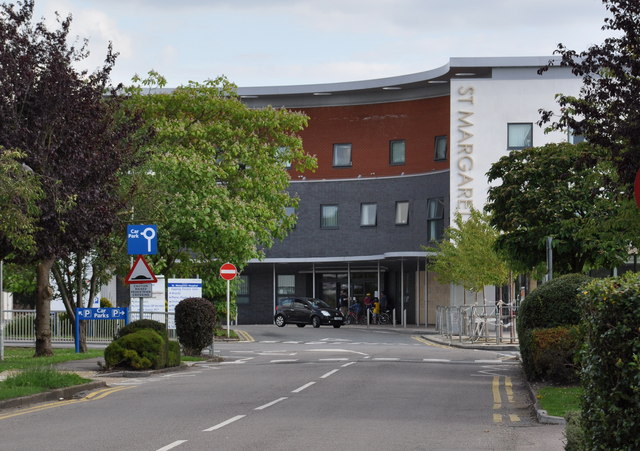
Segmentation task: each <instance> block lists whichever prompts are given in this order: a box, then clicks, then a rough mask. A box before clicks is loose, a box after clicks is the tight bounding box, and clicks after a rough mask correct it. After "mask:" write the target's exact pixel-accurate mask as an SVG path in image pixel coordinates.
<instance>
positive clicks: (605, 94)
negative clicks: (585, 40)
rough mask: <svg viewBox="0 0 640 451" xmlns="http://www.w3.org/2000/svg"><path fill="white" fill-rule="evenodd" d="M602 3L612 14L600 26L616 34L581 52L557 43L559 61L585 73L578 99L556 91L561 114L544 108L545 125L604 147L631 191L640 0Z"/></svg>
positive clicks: (639, 99)
mask: <svg viewBox="0 0 640 451" xmlns="http://www.w3.org/2000/svg"><path fill="white" fill-rule="evenodd" d="M603 3H604V5H605V7H606V9H607V10H608V11H609V12H610V13H611V16H610V17H607V18H605V19H604V25H603V26H602V29H603V30H610V31H612V32H613V36H612V37H610V38H607V39H605V41H604V42H603V43H602V44H597V45H593V46H591V47H589V48H588V49H587V50H585V51H582V52H576V51H575V50H570V49H568V48H566V47H565V46H564V45H563V44H558V48H557V50H556V51H555V53H556V54H559V55H561V57H562V59H561V65H562V66H566V67H570V68H571V71H572V72H573V73H574V74H575V75H577V76H579V77H582V81H583V86H582V88H581V91H580V94H579V95H578V96H577V97H574V96H567V95H558V97H557V100H558V104H559V106H560V112H559V115H556V113H554V112H553V111H550V110H549V111H543V110H541V112H542V121H541V123H550V126H551V128H552V129H564V128H566V127H569V129H570V130H572V131H573V133H575V134H582V135H584V136H585V137H586V138H587V139H588V140H589V141H590V142H592V143H593V144H595V145H598V146H601V147H603V148H604V149H606V150H607V151H608V155H607V157H608V158H610V159H611V160H612V161H613V162H614V163H615V165H616V167H617V170H618V173H619V175H620V178H619V183H620V184H621V185H622V186H623V187H625V189H626V192H627V194H628V195H629V194H630V193H631V192H632V191H631V190H632V187H633V185H632V183H633V180H634V177H635V174H636V171H638V169H639V168H640V96H638V92H640V2H638V1H637V0H603ZM549 67H550V66H546V67H544V68H542V69H541V70H540V72H542V71H545V70H547V69H548V68H549Z"/></svg>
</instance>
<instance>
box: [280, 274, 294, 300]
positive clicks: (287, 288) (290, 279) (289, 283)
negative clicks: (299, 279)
mask: <svg viewBox="0 0 640 451" xmlns="http://www.w3.org/2000/svg"><path fill="white" fill-rule="evenodd" d="M295 294H296V276H294V275H278V296H293V295H295Z"/></svg>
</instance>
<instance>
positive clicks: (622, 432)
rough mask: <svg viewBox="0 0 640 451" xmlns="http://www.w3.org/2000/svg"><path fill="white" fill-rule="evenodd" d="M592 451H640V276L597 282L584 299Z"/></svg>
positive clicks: (585, 408) (585, 423) (586, 410)
mask: <svg viewBox="0 0 640 451" xmlns="http://www.w3.org/2000/svg"><path fill="white" fill-rule="evenodd" d="M579 300H580V302H581V306H582V311H583V316H582V324H581V327H582V328H583V330H584V339H585V346H584V348H583V351H582V352H581V353H580V360H581V365H582V374H581V379H582V384H583V387H584V393H585V396H584V400H583V405H582V418H581V419H582V421H581V424H582V427H583V428H584V433H585V440H586V443H587V449H590V450H639V449H640V433H639V431H640V425H639V423H640V278H639V277H638V274H636V273H626V274H625V275H624V276H622V277H619V278H618V277H616V278H609V279H601V280H594V281H593V282H591V283H590V284H588V285H587V286H586V287H585V288H584V290H583V292H582V293H581V295H580V298H579Z"/></svg>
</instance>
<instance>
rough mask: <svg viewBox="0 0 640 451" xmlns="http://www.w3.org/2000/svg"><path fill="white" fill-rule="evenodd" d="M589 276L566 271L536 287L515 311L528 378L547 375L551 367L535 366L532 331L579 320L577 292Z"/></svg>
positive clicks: (566, 324)
mask: <svg viewBox="0 0 640 451" xmlns="http://www.w3.org/2000/svg"><path fill="white" fill-rule="evenodd" d="M590 280H591V278H590V277H589V276H586V275H584V274H566V275H564V276H560V277H558V278H556V279H553V280H551V281H550V282H547V283H545V284H544V285H542V286H540V287H538V288H537V289H535V290H534V291H532V292H531V294H529V296H527V298H526V299H525V300H524V301H523V302H522V304H521V305H520V309H519V311H518V321H517V328H518V341H519V342H520V356H521V357H522V366H523V368H524V372H525V375H526V376H527V379H529V380H536V379H539V378H541V377H543V374H546V375H550V374H553V371H548V369H547V370H545V371H544V372H541V371H539V370H538V369H537V368H536V359H535V355H536V354H537V351H536V349H535V346H536V343H535V340H534V338H533V333H532V331H533V330H534V329H549V328H555V327H559V326H575V325H577V324H579V323H580V305H579V303H578V294H579V293H580V289H581V287H583V286H584V285H585V284H586V283H588V282H589V281H590ZM575 352H577V349H575V350H574V351H573V353H575Z"/></svg>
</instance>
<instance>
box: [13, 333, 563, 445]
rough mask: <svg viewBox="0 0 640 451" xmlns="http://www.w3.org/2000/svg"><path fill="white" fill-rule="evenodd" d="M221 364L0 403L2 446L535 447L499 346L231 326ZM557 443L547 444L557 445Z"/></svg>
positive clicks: (515, 379) (534, 428)
mask: <svg viewBox="0 0 640 451" xmlns="http://www.w3.org/2000/svg"><path fill="white" fill-rule="evenodd" d="M241 329H242V330H244V331H246V332H247V333H248V334H249V335H250V336H251V337H252V338H253V340H254V341H249V342H241V343H223V344H218V343H216V349H215V352H216V353H220V355H221V356H223V357H224V362H222V363H202V364H198V365H195V366H193V367H191V368H190V369H188V370H186V371H181V372H174V373H167V374H158V375H154V376H152V377H146V378H143V377H141V378H134V379H122V380H121V381H120V380H116V381H111V382H110V388H109V389H107V390H105V391H102V392H94V393H92V394H91V395H90V396H92V397H84V398H79V399H76V400H71V401H61V402H58V403H53V404H49V405H38V406H34V407H33V408H31V409H14V410H9V411H3V412H0V440H1V442H0V448H1V449H3V450H33V449H42V450H45V449H46V450H66V451H68V450H93V449H95V450H152V451H153V450H157V451H160V450H162V451H167V450H169V449H175V450H177V451H187V450H208V449H216V450H300V449H306V450H324V449H333V450H538V449H541V450H542V449H544V450H549V449H562V447H561V446H559V447H557V448H552V447H550V445H549V443H547V442H545V440H543V439H541V437H544V435H545V433H547V432H557V429H549V428H553V427H550V426H541V425H539V424H537V423H536V422H535V420H533V419H532V417H531V409H530V408H529V400H528V397H527V394H526V392H525V390H524V386H523V384H522V380H521V373H520V367H519V365H518V364H517V363H516V362H514V361H513V360H511V359H510V357H511V356H510V355H509V353H504V352H497V351H474V350H462V349H453V348H448V347H446V346H440V345H433V344H429V343H428V342H425V341H424V340H422V339H420V337H419V336H417V335H412V334H410V333H403V332H402V331H401V330H400V331H397V330H373V329H366V328H362V327H361V328H356V327H343V328H340V329H333V328H330V327H328V328H327V327H323V328H319V329H313V328H311V327H306V328H297V327H291V326H287V327H285V328H277V327H275V326H243V327H241ZM558 445H559V444H558Z"/></svg>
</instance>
